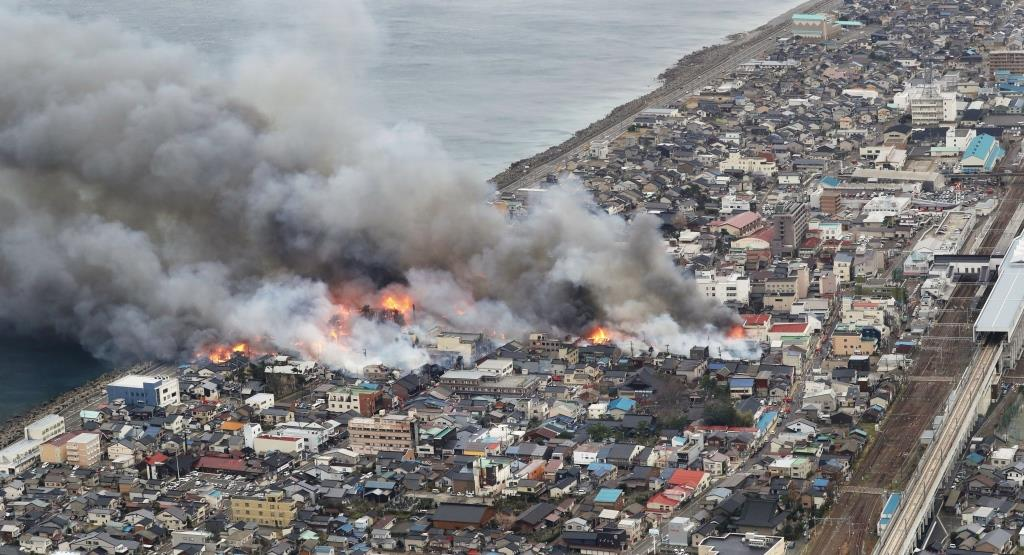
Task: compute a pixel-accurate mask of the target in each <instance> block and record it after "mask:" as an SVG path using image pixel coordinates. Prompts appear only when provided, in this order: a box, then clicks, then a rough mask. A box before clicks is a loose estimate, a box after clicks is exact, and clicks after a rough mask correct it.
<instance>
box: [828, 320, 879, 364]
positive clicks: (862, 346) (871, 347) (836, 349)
mask: <svg viewBox="0 0 1024 555" xmlns="http://www.w3.org/2000/svg"><path fill="white" fill-rule="evenodd" d="M877 348H878V342H877V341H876V340H875V339H874V338H871V337H863V336H862V335H861V333H860V331H859V330H857V329H855V328H849V329H843V328H842V327H838V326H837V329H836V331H835V332H833V333H832V353H833V354H834V355H836V356H842V357H848V356H853V355H873V354H874V353H875V350H876V349H877Z"/></svg>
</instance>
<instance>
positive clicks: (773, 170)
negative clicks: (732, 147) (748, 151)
mask: <svg viewBox="0 0 1024 555" xmlns="http://www.w3.org/2000/svg"><path fill="white" fill-rule="evenodd" d="M718 169H719V170H721V171H724V172H727V171H733V172H743V173H749V174H762V175H775V174H777V173H779V167H778V165H776V164H775V162H769V161H768V160H765V159H764V158H747V157H745V156H743V155H742V154H740V153H739V152H730V153H729V157H728V158H726V159H725V160H722V161H721V162H719V163H718Z"/></svg>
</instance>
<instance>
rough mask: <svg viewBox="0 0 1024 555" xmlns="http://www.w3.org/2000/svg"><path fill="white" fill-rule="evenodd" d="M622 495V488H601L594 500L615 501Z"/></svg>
mask: <svg viewBox="0 0 1024 555" xmlns="http://www.w3.org/2000/svg"><path fill="white" fill-rule="evenodd" d="M620 497H622V490H621V489H612V488H601V491H599V492H597V496H596V497H594V502H595V503H615V502H616V501H618V500H619V498H620Z"/></svg>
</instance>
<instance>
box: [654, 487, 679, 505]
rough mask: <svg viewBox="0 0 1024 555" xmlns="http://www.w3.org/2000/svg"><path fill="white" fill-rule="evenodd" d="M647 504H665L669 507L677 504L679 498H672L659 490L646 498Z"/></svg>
mask: <svg viewBox="0 0 1024 555" xmlns="http://www.w3.org/2000/svg"><path fill="white" fill-rule="evenodd" d="M647 504H648V505H654V504H657V505H666V506H669V507H675V506H677V505H679V500H678V499H672V498H671V497H669V496H667V495H665V494H664V493H661V492H660V491H659V492H658V493H655V494H654V495H652V496H651V498H650V499H648V500H647Z"/></svg>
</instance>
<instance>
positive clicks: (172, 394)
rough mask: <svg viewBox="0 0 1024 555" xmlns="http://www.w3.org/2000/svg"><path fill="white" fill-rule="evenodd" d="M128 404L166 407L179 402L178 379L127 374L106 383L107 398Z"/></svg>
mask: <svg viewBox="0 0 1024 555" xmlns="http://www.w3.org/2000/svg"><path fill="white" fill-rule="evenodd" d="M118 399H121V400H123V401H124V402H125V404H128V405H136V406H149V407H166V406H169V405H174V404H177V403H178V402H179V394H178V379H177V378H167V377H155V376H136V375H128V376H124V377H123V378H120V379H118V380H116V381H113V382H110V383H109V384H107V400H108V401H110V402H111V403H113V402H114V401H116V400H118Z"/></svg>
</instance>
